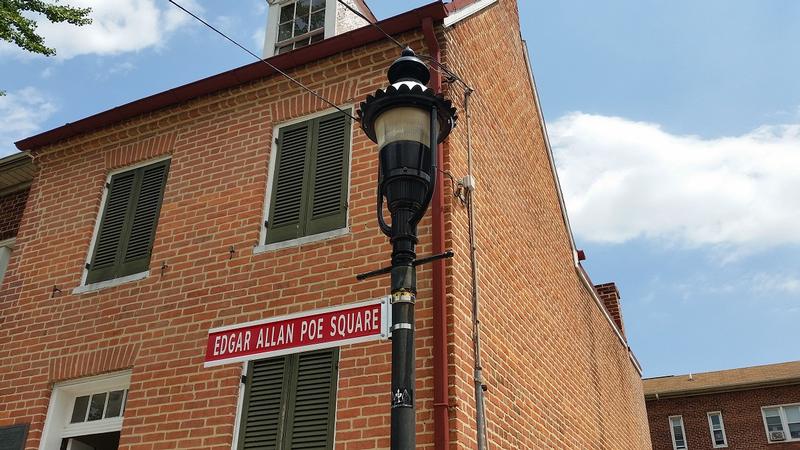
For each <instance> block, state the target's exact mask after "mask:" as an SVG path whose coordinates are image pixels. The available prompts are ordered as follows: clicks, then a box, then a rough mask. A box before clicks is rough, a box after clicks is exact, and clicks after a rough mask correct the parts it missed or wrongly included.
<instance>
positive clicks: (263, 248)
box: [253, 104, 355, 254]
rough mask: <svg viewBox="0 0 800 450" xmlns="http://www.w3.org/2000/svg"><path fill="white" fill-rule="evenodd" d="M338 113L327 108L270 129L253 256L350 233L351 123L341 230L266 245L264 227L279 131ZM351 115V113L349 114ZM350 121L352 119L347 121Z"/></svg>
mask: <svg viewBox="0 0 800 450" xmlns="http://www.w3.org/2000/svg"><path fill="white" fill-rule="evenodd" d="M339 108H340V109H342V110H344V111H347V110H350V111H352V110H353V104H346V105H343V106H340V107H339ZM336 111H338V110H337V109H336V108H328V109H326V110H324V111H319V112H316V113H313V114H309V115H307V116H303V117H298V118H296V119H292V120H289V121H286V122H282V123H280V124H278V125H276V126H275V127H273V129H272V147H271V150H270V152H269V168H268V169H267V194H266V196H265V197H264V211H263V214H262V215H261V233H260V234H259V237H258V245H257V246H256V247H255V249H253V253H254V254H259V253H265V252H270V251H274V250H280V249H282V248H289V247H297V246H299V245H303V244H310V243H312V242H319V241H324V240H327V239H333V238H337V237H340V236H344V235H346V234H349V233H350V207H349V205H350V187H351V185H352V182H353V178H352V175H353V173H352V170H353V169H352V168H353V128H355V127H354V126H353V123H352V122H351V123H350V148H349V149H347V151H348V152H350V153H349V155H348V158H347V205H348V208H347V213H346V219H345V222H344V223H345V225H344V227H342V228H339V229H336V230H330V231H325V232H323V233H317V234H312V235H309V236H302V237H299V238H296V239H289V240H287V241H281V242H274V243H272V244H266V242H267V227H266V226H265V225H264V224H265V223H266V222H267V220H268V219H269V208H270V201H271V200H272V189H273V188H274V184H275V183H274V180H275V178H274V177H275V165H276V164H277V157H278V143H277V139H278V135H279V132H280V129H281V128H283V127H286V126H289V125H294V124H296V123H301V122H306V121H308V120H312V119H316V118H317V117H322V116H326V115H328V114H332V113H335V112H336ZM351 114H352V113H351ZM348 120H349V121H352V119H349V118H348Z"/></svg>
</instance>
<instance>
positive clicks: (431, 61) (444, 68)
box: [170, 0, 473, 91]
mask: <svg viewBox="0 0 800 450" xmlns="http://www.w3.org/2000/svg"><path fill="white" fill-rule="evenodd" d="M170 1H172V0H170ZM337 1H338V2H339V3H341V4H342V5H344V7H345V8H347V9H348V10H349V11H350V12H352V13H353V14H355V15H357V16H358V17H360V18H362V19H364V20H366V21H367V23H369V24H370V25H372V27H374V28H375V29H377V30H378V31H380V32H381V33H383V35H384V36H386V39H389V40H390V41H392V42H393V43H394V45H396V46H397V47H399V48H400V49H401V50H402V49H405V48H407V47H409V46H408V45H406V44H403V43H402V42H400V41H398V40H397V39H395V38H394V37H393V36H392V35H390V34H389V33H387V32H386V30H384V29H383V28H381V26H380V25H378V24H377V23H375V22H372V21H371V20H369V18H367V16H365V15H364V14H363V13H362V12H361V11H358V10H357V9H355V8H353V7H352V6H350V5H348V4H347V3H346V2H345V0H337ZM417 57H418V58H420V59H424V60H426V61H428V63H429V65H431V68H432V69H434V70H436V71H437V72H439V73H443V74H444V75H446V77H447V78H448V81H450V82H452V81H458V82H460V83H461V84H462V85H464V87H465V88H466V89H467V90H469V91H472V90H473V89H472V88H471V87H470V86H469V85H468V84H467V83H466V82H465V81H464V80H463V79H461V77H459V76H458V75H456V74H455V73H453V71H451V70H450V69H448V68H447V66H445V65H444V64H442V63H440V62H439V61H437V60H435V59H434V58H433V57H431V56H428V55H423V54H419V55H417ZM434 65H435V66H437V67H433V66H434Z"/></svg>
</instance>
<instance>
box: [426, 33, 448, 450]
mask: <svg viewBox="0 0 800 450" xmlns="http://www.w3.org/2000/svg"><path fill="white" fill-rule="evenodd" d="M422 32H423V33H424V34H425V44H426V45H427V46H428V51H429V52H430V56H431V58H433V60H434V61H436V62H439V59H440V58H441V52H440V50H439V41H438V40H437V39H436V32H435V30H434V27H433V20H432V19H431V18H430V17H426V18H425V19H423V20H422ZM430 87H431V88H433V90H434V91H436V92H441V90H442V77H441V74H440V73H439V71H438V70H434V71H432V73H431V85H430ZM443 150H444V146H443V145H442V144H439V149H438V152H436V153H437V155H438V157H437V166H438V167H439V168H440V169H442V170H443V169H444V156H443V153H444V151H443ZM432 203H433V207H432V215H433V222H432V228H433V230H432V231H433V254H434V255H438V254H440V253H443V252H444V182H443V177H442V176H441V175H438V176H437V177H436V190H435V191H434V193H433V201H432ZM447 363H448V358H447V298H446V292H445V280H444V260H441V259H440V260H438V261H434V263H433V440H434V443H435V447H434V448H436V450H446V449H448V448H449V447H450V430H449V428H450V427H449V425H450V417H449V414H450V410H449V409H448V408H449V406H450V405H449V401H448V400H449V399H448V392H447V388H448V378H449V375H448V373H447Z"/></svg>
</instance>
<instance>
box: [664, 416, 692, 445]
mask: <svg viewBox="0 0 800 450" xmlns="http://www.w3.org/2000/svg"><path fill="white" fill-rule="evenodd" d="M672 419H680V421H681V430H682V431H683V445H684V446H683V448H678V443H677V442H675V429H674V428H673V427H672ZM667 420H669V435H670V436H672V449H673V450H688V449H689V438H688V437H687V436H686V425H684V423H683V416H669V417H668V418H667Z"/></svg>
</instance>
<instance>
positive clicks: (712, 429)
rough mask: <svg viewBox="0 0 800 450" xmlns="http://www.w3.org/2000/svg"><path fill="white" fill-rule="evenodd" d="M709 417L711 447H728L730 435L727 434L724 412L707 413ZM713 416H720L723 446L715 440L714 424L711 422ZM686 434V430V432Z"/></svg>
mask: <svg viewBox="0 0 800 450" xmlns="http://www.w3.org/2000/svg"><path fill="white" fill-rule="evenodd" d="M707 416H708V430H709V431H710V432H711V445H713V446H714V448H725V447H727V446H728V434H727V433H725V421H724V420H723V419H722V411H711V412H709V413H707ZM711 416H719V427H720V430H721V431H722V444H717V441H716V439H715V438H714V423H713V422H712V421H711ZM684 433H686V430H684Z"/></svg>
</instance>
